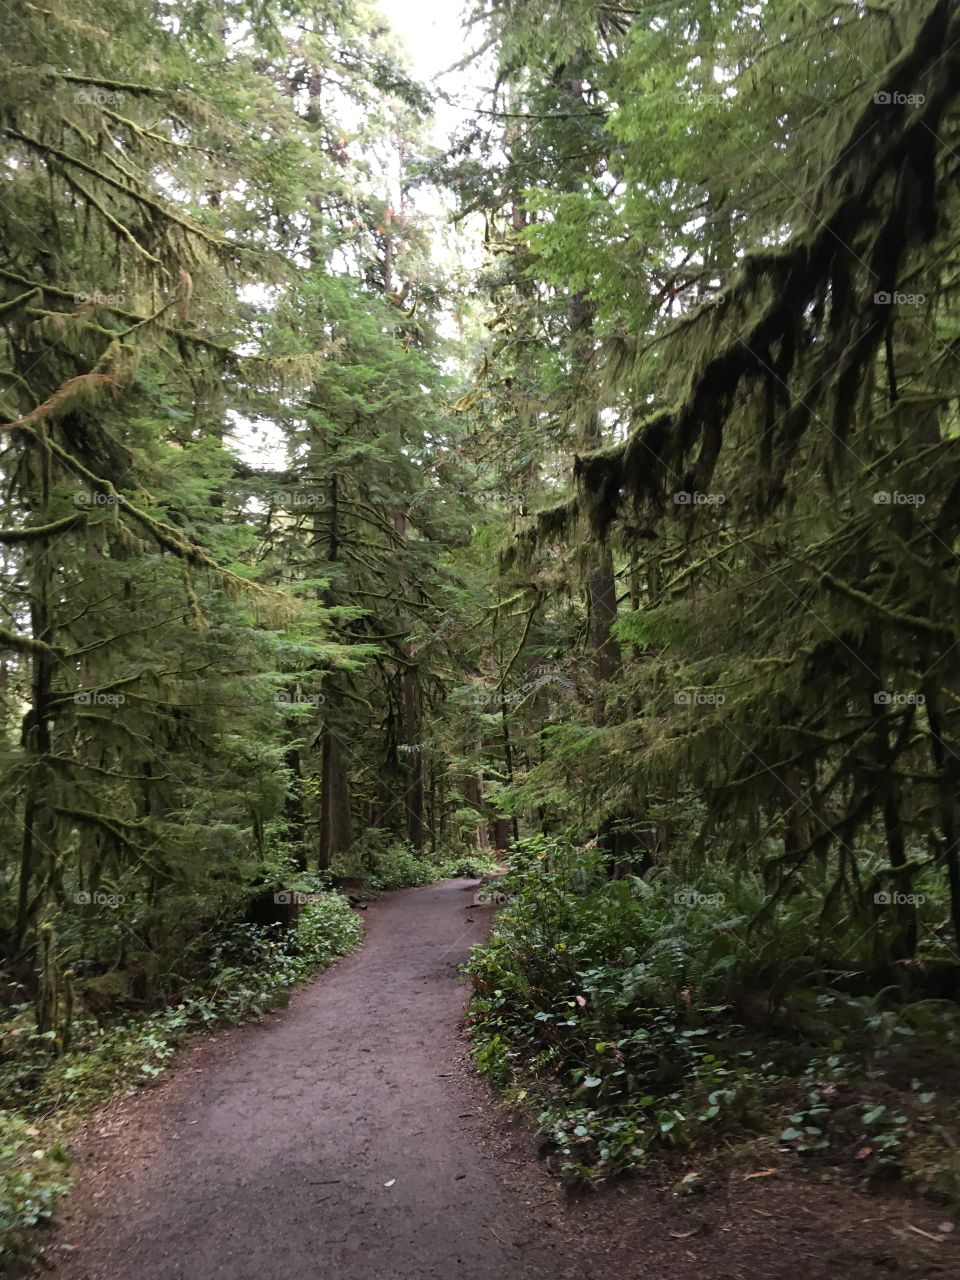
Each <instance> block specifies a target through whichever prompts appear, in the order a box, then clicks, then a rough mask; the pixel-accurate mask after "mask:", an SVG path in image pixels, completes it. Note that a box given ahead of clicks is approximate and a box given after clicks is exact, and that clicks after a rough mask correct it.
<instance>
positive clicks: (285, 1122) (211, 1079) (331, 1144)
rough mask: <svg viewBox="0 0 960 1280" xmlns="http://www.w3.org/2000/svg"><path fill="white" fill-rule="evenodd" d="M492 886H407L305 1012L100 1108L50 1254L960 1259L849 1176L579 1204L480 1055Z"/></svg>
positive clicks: (536, 1265) (653, 1260)
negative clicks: (469, 1010)
mask: <svg viewBox="0 0 960 1280" xmlns="http://www.w3.org/2000/svg"><path fill="white" fill-rule="evenodd" d="M470 900H471V899H470V897H468V896H467V894H465V893H464V885H463V882H446V883H444V884H440V885H434V886H431V887H429V888H425V889H419V890H408V891H406V892H403V893H396V894H390V895H388V896H387V897H386V898H384V899H383V900H382V901H380V902H378V903H376V904H375V905H374V906H372V907H371V908H370V910H369V912H368V913H367V921H366V922H367V925H368V930H367V940H366V941H365V943H364V945H363V946H362V947H361V949H360V950H359V951H358V952H356V953H355V954H354V955H352V956H350V957H348V958H347V959H346V960H344V961H342V962H340V963H339V964H338V965H337V966H335V968H333V969H332V970H330V971H329V972H328V973H326V974H325V975H323V976H322V977H321V978H320V979H319V980H318V981H317V982H316V983H314V984H312V985H311V986H310V987H308V988H306V989H304V990H303V991H301V992H299V993H298V994H297V995H296V996H295V997H294V999H293V1001H292V1002H291V1006H290V1008H289V1009H288V1010H287V1011H285V1012H284V1013H281V1014H278V1015H273V1016H271V1017H269V1018H267V1019H265V1020H264V1022H263V1023H262V1024H259V1025H256V1026H250V1027H245V1028H240V1029H237V1030H232V1031H228V1032H225V1033H223V1034H221V1035H219V1036H216V1037H214V1038H212V1039H211V1040H208V1041H205V1042H204V1043H203V1044H201V1045H199V1046H198V1047H197V1048H196V1049H194V1050H193V1051H192V1052H190V1053H185V1054H183V1055H181V1056H180V1059H179V1061H178V1063H177V1065H176V1066H175V1067H174V1069H173V1070H172V1071H171V1073H170V1074H169V1075H168V1076H167V1078H166V1079H165V1080H164V1081H163V1083H162V1084H161V1085H160V1087H159V1088H155V1089H151V1090H147V1091H144V1092H142V1093H140V1094H137V1095H134V1096H133V1097H129V1098H124V1099H121V1100H119V1101H118V1102H116V1103H114V1104H112V1105H111V1106H110V1107H108V1108H107V1109H105V1110H104V1111H103V1112H101V1113H100V1114H99V1115H98V1116H97V1117H96V1118H95V1119H94V1120H93V1121H92V1122H91V1124H90V1125H89V1127H88V1130H87V1132H86V1134H85V1135H84V1136H83V1137H82V1138H81V1140H80V1141H79V1143H78V1144H77V1146H76V1155H77V1171H78V1174H79V1176H78V1183H77V1188H76V1190H75V1192H74V1194H73V1195H72V1196H71V1197H70V1198H69V1200H68V1201H67V1202H66V1205H65V1209H64V1213H63V1215H62V1221H61V1224H60V1226H59V1227H58V1229H57V1231H56V1237H55V1240H54V1242H53V1243H52V1245H51V1246H50V1247H49V1248H48V1250H47V1258H48V1262H50V1263H53V1268H54V1274H55V1276H56V1277H57V1278H58V1280H210V1277H217V1276H223V1277H229V1278H230V1280H307V1278H308V1277H309V1280H379V1277H396V1278H397V1280H434V1278H436V1280H453V1278H454V1277H459V1278H462V1280H492V1278H494V1277H496V1280H567V1278H568V1277H569V1280H573V1278H574V1277H576V1280H607V1278H608V1277H612V1276H614V1275H616V1276H617V1277H618V1280H633V1278H634V1277H636V1278H637V1280H639V1278H640V1277H643V1278H644V1280H674V1278H676V1280H687V1278H688V1277H693V1276H697V1277H708V1278H709V1280H726V1278H727V1277H731V1278H733V1277H740V1276H749V1277H750V1278H751V1280H760V1278H761V1277H767V1276H777V1277H780V1278H781V1280H782V1278H785V1277H794V1276H795V1277H803V1280H814V1278H815V1277H821V1276H822V1277H833V1276H836V1275H841V1274H842V1275H843V1276H844V1277H851V1276H860V1275H864V1276H866V1275H874V1276H875V1275H878V1274H883V1272H884V1271H885V1270H886V1269H887V1268H888V1267H889V1268H890V1269H891V1270H893V1269H897V1270H898V1274H899V1275H907V1274H909V1275H930V1276H934V1275H947V1274H950V1270H949V1264H947V1266H946V1268H944V1264H946V1263H947V1259H946V1258H945V1257H944V1256H943V1247H942V1246H940V1245H937V1246H936V1247H934V1246H933V1245H929V1244H926V1243H925V1242H924V1241H923V1240H922V1239H913V1240H910V1239H908V1241H907V1245H908V1247H907V1249H906V1250H904V1249H903V1248H901V1247H900V1246H899V1244H898V1240H899V1239H900V1237H901V1235H902V1233H903V1232H906V1231H908V1230H909V1224H908V1223H907V1220H906V1217H903V1214H901V1218H902V1220H900V1221H898V1220H897V1214H896V1213H893V1212H892V1211H890V1210H889V1207H888V1208H886V1209H885V1208H883V1207H882V1206H881V1207H880V1208H879V1209H878V1208H877V1206H876V1205H875V1204H874V1205H873V1207H871V1202H870V1201H867V1200H865V1199H864V1198H863V1197H860V1196H857V1195H854V1194H853V1193H852V1192H847V1191H845V1190H843V1189H825V1190H823V1191H822V1192H821V1191H819V1190H818V1191H817V1192H816V1193H815V1194H816V1198H817V1204H816V1205H815V1206H814V1209H813V1210H811V1208H810V1205H809V1201H810V1188H809V1187H806V1188H804V1187H797V1186H794V1185H792V1183H791V1182H790V1179H789V1177H788V1178H787V1179H786V1180H779V1179H778V1185H776V1186H773V1185H771V1183H770V1182H766V1183H760V1182H759V1181H744V1180H743V1179H742V1177H741V1178H739V1179H738V1184H737V1187H736V1191H735V1196H734V1200H733V1202H732V1203H731V1196H730V1188H729V1186H728V1188H727V1194H726V1197H725V1198H724V1197H723V1196H719V1197H716V1204H714V1205H713V1206H712V1207H704V1205H703V1203H697V1204H692V1205H691V1204H689V1203H679V1204H675V1203H672V1202H671V1201H669V1200H664V1199H662V1198H661V1197H659V1196H657V1195H656V1194H655V1193H654V1192H653V1191H652V1190H650V1189H649V1188H645V1187H642V1186H640V1187H638V1186H635V1185H634V1186H628V1187H620V1188H617V1189H614V1190H613V1191H611V1192H610V1193H608V1194H607V1195H605V1196H601V1197H592V1198H591V1199H590V1200H588V1201H587V1202H586V1203H576V1202H571V1201H570V1200H569V1198H568V1197H566V1196H565V1194H564V1193H563V1192H562V1191H561V1190H560V1189H559V1188H558V1186H557V1184H556V1182H555V1181H554V1179H552V1178H550V1177H549V1175H548V1174H547V1173H546V1171H545V1170H544V1169H543V1168H542V1166H541V1165H538V1164H537V1163H536V1162H535V1161H534V1160H532V1159H531V1158H530V1154H529V1147H530V1144H529V1141H528V1140H524V1139H522V1138H518V1137H517V1135H518V1134H521V1133H522V1130H520V1129H517V1127H516V1126H515V1125H512V1124H511V1122H509V1121H505V1120H504V1119H503V1117H502V1115H501V1113H500V1111H499V1109H498V1108H497V1107H496V1106H495V1105H494V1104H493V1102H492V1101H491V1099H490V1096H489V1093H488V1092H487V1090H486V1089H485V1088H484V1086H483V1085H482V1084H481V1083H480V1082H478V1081H477V1080H475V1079H474V1078H473V1077H472V1075H471V1073H470V1072H469V1070H468V1068H467V1066H466V1064H465V1060H464V1046H463V1042H462V1039H461V1038H460V1035H459V1031H458V1027H459V1023H460V1018H461V1014H462V1008H463V1002H464V996H465V990H464V986H463V983H462V981H461V980H460V978H459V975H458V971H457V966H458V965H459V964H460V963H462V961H463V960H464V959H465V958H466V955H467V952H468V950H469V947H470V945H471V944H472V943H473V942H475V941H477V940H478V937H479V936H480V933H481V931H482V930H483V928H484V926H485V920H484V915H485V912H484V911H482V910H481V911H471V910H465V909H464V908H465V905H466V904H467V903H469V902H470ZM471 917H472V918H473V920H472V923H471ZM511 1134H512V1135H513V1136H512V1137H511ZM897 1212H899V1211H897ZM906 1212H907V1211H906V1210H904V1211H903V1213H904V1214H905V1213H906ZM941 1216H942V1215H941ZM909 1217H910V1221H912V1222H913V1223H920V1224H921V1226H922V1227H923V1228H924V1229H925V1230H927V1231H929V1232H931V1234H933V1231H934V1230H936V1223H937V1221H938V1219H937V1218H936V1217H934V1218H933V1219H931V1218H930V1215H929V1213H924V1212H922V1210H920V1209H919V1207H918V1211H916V1212H915V1211H912V1210H911V1211H910V1213H909ZM946 1245H947V1241H946V1240H944V1241H943V1246H946ZM921 1246H923V1247H921ZM927 1254H929V1255H930V1256H926V1255H927ZM901 1255H903V1256H901ZM921 1255H923V1257H921ZM921 1264H922V1265H921ZM47 1274H50V1273H49V1271H48V1272H47Z"/></svg>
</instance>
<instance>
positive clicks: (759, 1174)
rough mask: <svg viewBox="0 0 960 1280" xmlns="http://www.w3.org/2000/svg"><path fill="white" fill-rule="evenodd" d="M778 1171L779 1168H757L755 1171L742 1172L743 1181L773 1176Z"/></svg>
mask: <svg viewBox="0 0 960 1280" xmlns="http://www.w3.org/2000/svg"><path fill="white" fill-rule="evenodd" d="M779 1172H780V1170H779V1169H758V1170H757V1171H756V1173H747V1174H744V1178H743V1180H744V1182H749V1181H750V1179H751V1178H775V1177H776V1176H777V1174H778V1173H779Z"/></svg>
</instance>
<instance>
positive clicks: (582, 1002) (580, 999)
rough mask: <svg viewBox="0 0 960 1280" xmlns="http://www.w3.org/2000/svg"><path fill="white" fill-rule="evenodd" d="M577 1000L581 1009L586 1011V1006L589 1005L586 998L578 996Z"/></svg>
mask: <svg viewBox="0 0 960 1280" xmlns="http://www.w3.org/2000/svg"><path fill="white" fill-rule="evenodd" d="M575 998H576V1001H577V1004H578V1005H579V1006H580V1008H581V1009H585V1008H586V1005H587V1002H586V1000H585V999H584V997H583V996H576V997H575Z"/></svg>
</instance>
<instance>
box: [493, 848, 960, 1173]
mask: <svg viewBox="0 0 960 1280" xmlns="http://www.w3.org/2000/svg"><path fill="white" fill-rule="evenodd" d="M498 889H499V891H500V894H501V895H502V900H503V901H504V903H505V905H504V906H503V908H502V910H501V911H500V912H499V914H498V916H497V920H496V923H495V926H494V929H493V932H492V934H491V936H490V938H489V940H488V941H487V942H485V943H484V944H482V945H481V946H479V947H477V948H475V949H474V952H473V955H472V958H471V962H470V965H469V970H470V974H471V977H472V981H473V986H474V995H473V1000H472V1003H471V1009H470V1019H471V1024H472V1032H473V1050H474V1054H475V1058H476V1062H477V1065H478V1067H479V1069H480V1070H481V1071H482V1072H484V1073H486V1074H488V1075H489V1076H491V1077H492V1078H493V1079H494V1080H495V1081H496V1082H497V1083H499V1084H500V1085H506V1086H510V1087H512V1088H513V1089H514V1091H515V1093H516V1095H517V1096H518V1097H519V1098H522V1099H524V1100H531V1101H536V1102H538V1103H539V1104H540V1124H541V1127H542V1129H543V1130H544V1132H545V1133H546V1134H547V1135H548V1137H549V1138H551V1139H552V1141H553V1143H554V1144H555V1146H556V1147H557V1149H558V1150H559V1151H560V1153H561V1157H562V1167H563V1170H564V1171H565V1172H567V1173H570V1174H575V1175H579V1176H581V1177H586V1178H597V1177H601V1176H604V1175H606V1174H609V1173H611V1172H615V1171H617V1170H621V1169H628V1168H634V1167H637V1166H639V1165H641V1164H643V1163H644V1162H645V1161H646V1160H647V1159H648V1157H649V1155H650V1154H651V1152H653V1151H654V1150H657V1149H660V1150H663V1149H677V1148H681V1147H691V1146H694V1145H706V1146H709V1145H710V1144H711V1143H712V1142H713V1141H714V1138H715V1136H717V1135H719V1133H721V1132H723V1133H724V1134H725V1135H728V1134H730V1133H731V1132H733V1133H737V1132H739V1133H741V1134H743V1135H748V1134H749V1133H751V1132H753V1131H756V1130H757V1129H758V1128H759V1127H760V1126H762V1125H763V1124H765V1123H768V1122H772V1120H771V1112H772V1111H775V1109H776V1106H777V1105H778V1100H779V1104H781V1105H786V1106H789V1105H790V1104H789V1103H785V1102H783V1098H784V1097H785V1096H786V1094H785V1090H786V1093H789V1092H790V1089H791V1088H792V1087H794V1086H792V1085H791V1083H790V1082H791V1081H792V1082H794V1085H795V1084H796V1082H797V1081H799V1082H800V1088H801V1089H806V1091H807V1092H808V1093H809V1092H811V1091H813V1092H817V1091H818V1088H819V1076H818V1075H817V1071H816V1070H814V1075H813V1077H805V1076H804V1071H805V1068H806V1066H807V1064H809V1063H810V1061H811V1059H812V1058H813V1057H814V1055H815V1054H816V1053H817V1051H818V1049H819V1048H821V1047H822V1046H825V1045H826V1046H833V1048H834V1050H836V1049H837V1048H839V1047H840V1046H841V1045H843V1044H844V1037H847V1038H848V1039H849V1040H850V1041H851V1043H852V1044H853V1043H856V1042H857V1037H858V1036H859V1037H860V1040H861V1041H862V1043H859V1044H857V1052H858V1054H859V1055H860V1059H861V1060H862V1061H864V1063H865V1064H868V1065H870V1067H871V1069H872V1070H873V1072H874V1078H875V1077H876V1067H877V1063H876V1062H875V1061H873V1060H869V1062H868V1059H869V1053H868V1051H867V1048H866V1046H867V1045H868V1044H873V1045H874V1047H877V1036H878V1034H879V1032H878V1031H877V1026H876V1025H873V1027H872V1029H871V1026H872V1024H871V1018H875V1017H876V1010H873V1011H872V1012H871V1008H870V1007H868V1005H867V1004H866V1003H865V1002H864V998H863V997H862V996H861V995H859V994H858V993H857V991H856V987H857V983H858V981H859V980H860V979H861V978H862V975H863V971H864V969H865V967H866V966H868V965H869V964H870V963H871V962H872V961H873V960H874V958H875V954H876V952H875V947H876V942H875V939H874V938H872V937H871V933H872V932H873V931H872V930H871V924H875V920H874V921H871V919H870V917H869V915H868V914H867V913H866V912H864V914H863V915H860V914H858V913H857V912H855V911H851V910H848V912H847V914H846V915H844V916H839V915H838V916H837V917H836V918H833V919H830V918H825V917H824V915H823V911H822V900H821V899H820V898H819V897H818V896H817V895H816V894H815V893H804V892H802V891H801V892H796V893H793V894H791V895H789V896H783V897H782V898H781V899H776V898H775V896H771V894H770V893H768V892H767V891H766V890H765V888H764V886H763V884H762V883H761V881H760V878H759V877H758V876H754V875H750V874H738V873H734V872H732V871H731V870H729V869H728V868H724V867H721V866H718V867H713V868H711V867H710V866H707V867H706V868H705V869H704V870H703V871H701V872H700V874H699V876H698V878H697V880H696V883H693V884H691V883H689V882H685V881H684V880H683V879H682V878H680V877H678V876H676V875H674V874H672V873H669V872H667V871H666V870H665V869H663V868H659V869H655V870H654V871H653V872H652V873H650V874H648V875H647V876H646V877H640V876H636V875H629V876H626V877H625V878H622V879H611V878H610V876H609V867H608V864H607V860H606V857H605V855H604V854H603V853H602V852H600V851H599V850H597V849H596V848H589V847H583V848H576V847H574V846H572V845H571V844H570V843H569V842H567V841H564V840H562V839H555V838H546V837H536V838H533V839H529V840H525V841H522V842H521V843H520V845H519V846H518V847H516V848H515V849H514V850H513V851H512V852H511V855H510V871H509V874H508V875H507V876H506V877H504V878H503V879H502V880H501V881H500V882H499V884H498ZM874 931H875V930H874ZM894 997H895V993H891V998H892V999H893V998H894ZM881 1007H883V1006H881ZM911 1010H912V1014H911V1013H910V1012H909V1011H911ZM924 1010H925V1011H926V1012H925V1013H924V1012H923V1011H924ZM930 1010H931V1002H929V1001H924V1002H915V1003H913V1004H912V1005H907V1006H903V1005H902V1004H901V1006H900V1013H899V1014H897V1015H893V1014H891V1015H890V1016H891V1017H893V1018H894V1025H896V1026H897V1027H899V1028H900V1032H901V1033H902V1034H898V1035H897V1036H895V1037H894V1039H896V1040H898V1041H900V1042H902V1041H903V1040H904V1039H906V1038H907V1037H908V1036H913V1035H914V1034H915V1033H914V1030H911V1029H910V1027H909V1023H910V1018H911V1017H913V1019H914V1021H915V1023H916V1025H917V1027H919V1026H920V1025H922V1024H923V1023H924V1020H925V1019H926V1022H927V1023H929V1022H930V1019H931V1017H932V1016H933V1015H932V1014H931V1012H930ZM955 1015H956V1010H955V1009H954V1010H953V1013H952V1015H951V1014H950V1013H949V1012H947V1011H944V1010H943V1009H941V1012H940V1013H939V1014H938V1015H937V1018H936V1020H937V1021H938V1023H939V1024H940V1025H938V1027H937V1035H938V1037H939V1039H940V1042H941V1043H942V1042H943V1039H944V1035H945V1034H947V1035H948V1036H949V1035H952V1036H953V1037H954V1043H955V1042H956V1029H957V1022H956V1016H955ZM882 1022H883V1018H882V1016H881V1025H882ZM944 1024H946V1025H947V1027H948V1031H946V1032H945V1029H944ZM837 1061H840V1059H839V1058H837ZM894 1063H895V1055H894V1053H893V1050H892V1049H890V1048H889V1046H888V1049H887V1056H886V1057H885V1058H884V1061H883V1066H884V1069H889V1070H891V1071H892V1070H893V1069H894ZM846 1069H847V1070H848V1071H849V1070H850V1069H851V1068H850V1066H849V1064H848V1065H847V1067H846ZM914 1092H916V1091H914ZM824 1096H825V1097H826V1098H827V1099H828V1102H827V1103H826V1104H824V1105H825V1106H826V1107H827V1109H829V1110H834V1109H840V1108H841V1106H842V1107H844V1108H847V1107H854V1106H855V1105H856V1106H858V1107H859V1110H858V1111H857V1116H856V1118H855V1121H851V1120H850V1117H849V1116H847V1117H845V1118H844V1121H843V1123H842V1124H841V1125H839V1128H838V1131H839V1129H842V1130H843V1131H844V1133H846V1132H847V1130H849V1131H850V1135H852V1136H850V1142H851V1143H852V1144H856V1143H857V1142H858V1140H859V1142H860V1145H859V1146H856V1147H855V1149H856V1151H864V1150H867V1151H868V1157H870V1158H873V1164H870V1161H869V1158H868V1157H863V1159H864V1161H865V1163H864V1164H863V1168H864V1170H865V1171H866V1172H868V1173H872V1172H875V1171H876V1170H877V1169H878V1168H879V1167H880V1166H882V1165H884V1164H886V1166H889V1165H890V1164H891V1163H892V1162H893V1158H894V1156H895V1155H896V1151H897V1148H898V1142H899V1135H900V1134H901V1133H902V1132H903V1131H904V1130H905V1129H906V1128H907V1127H909V1124H908V1121H907V1120H904V1122H903V1124H900V1122H899V1121H897V1122H895V1123H894V1124H893V1127H892V1130H891V1134H889V1135H886V1136H885V1137H884V1138H883V1142H882V1143H880V1144H879V1145H878V1144H877V1143H872V1142H871V1141H870V1140H869V1138H870V1135H869V1133H868V1132H867V1130H866V1129H865V1128H864V1125H863V1123H861V1113H863V1114H866V1115H867V1116H870V1115H871V1114H872V1112H873V1110H874V1109H875V1103H871V1102H870V1100H869V1098H867V1101H866V1102H864V1101H863V1099H864V1095H863V1094H862V1092H861V1093H858V1094H857V1095H856V1097H852V1096H851V1097H846V1096H844V1095H843V1094H842V1092H838V1091H837V1090H833V1092H832V1093H831V1090H830V1088H827V1089H826V1093H825V1095H824ZM861 1103H863V1105H860V1104H861ZM800 1110H802V1108H801V1109H800ZM800 1110H798V1109H797V1108H796V1107H794V1108H793V1111H794V1114H796V1115H799V1114H800ZM921 1112H922V1105H921V1106H920V1107H919V1108H917V1109H916V1114H917V1116H919V1115H920V1114H921ZM879 1114H885V1113H884V1111H883V1109H881V1112H880V1113H879ZM781 1127H782V1128H783V1131H784V1133H787V1131H788V1130H789V1129H791V1128H797V1127H798V1126H797V1125H793V1124H791V1123H790V1122H789V1120H787V1121H786V1122H785V1123H784V1125H783V1126H781ZM799 1128H800V1129H801V1130H804V1129H807V1128H809V1129H813V1130H817V1129H818V1128H819V1126H818V1125H816V1124H813V1123H812V1122H807V1123H805V1124H804V1125H800V1126H799ZM868 1128H869V1126H867V1129H868ZM858 1135H859V1139H858ZM804 1138H806V1139H809V1140H810V1141H809V1142H807V1143H806V1144H804ZM817 1138H818V1134H817V1133H805V1134H804V1133H801V1134H800V1137H799V1138H794V1136H793V1135H792V1134H790V1135H788V1136H787V1137H786V1138H784V1143H785V1145H787V1146H792V1148H793V1149H797V1150H802V1151H804V1152H808V1151H812V1150H814V1149H815V1148H816V1141H817ZM845 1140H846V1139H845ZM881 1150H882V1151H884V1152H886V1156H885V1157H884V1158H881V1156H880V1154H879V1153H880V1152H881ZM891 1153H892V1154H891Z"/></svg>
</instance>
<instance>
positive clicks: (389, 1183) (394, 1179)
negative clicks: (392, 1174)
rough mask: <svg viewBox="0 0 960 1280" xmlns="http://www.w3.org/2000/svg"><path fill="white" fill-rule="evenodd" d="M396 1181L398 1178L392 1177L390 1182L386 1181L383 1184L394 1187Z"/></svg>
mask: <svg viewBox="0 0 960 1280" xmlns="http://www.w3.org/2000/svg"><path fill="white" fill-rule="evenodd" d="M395 1182H396V1178H391V1179H390V1181H389V1182H385V1183H384V1184H383V1185H384V1186H385V1187H392V1186H393V1184H394V1183H395Z"/></svg>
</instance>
